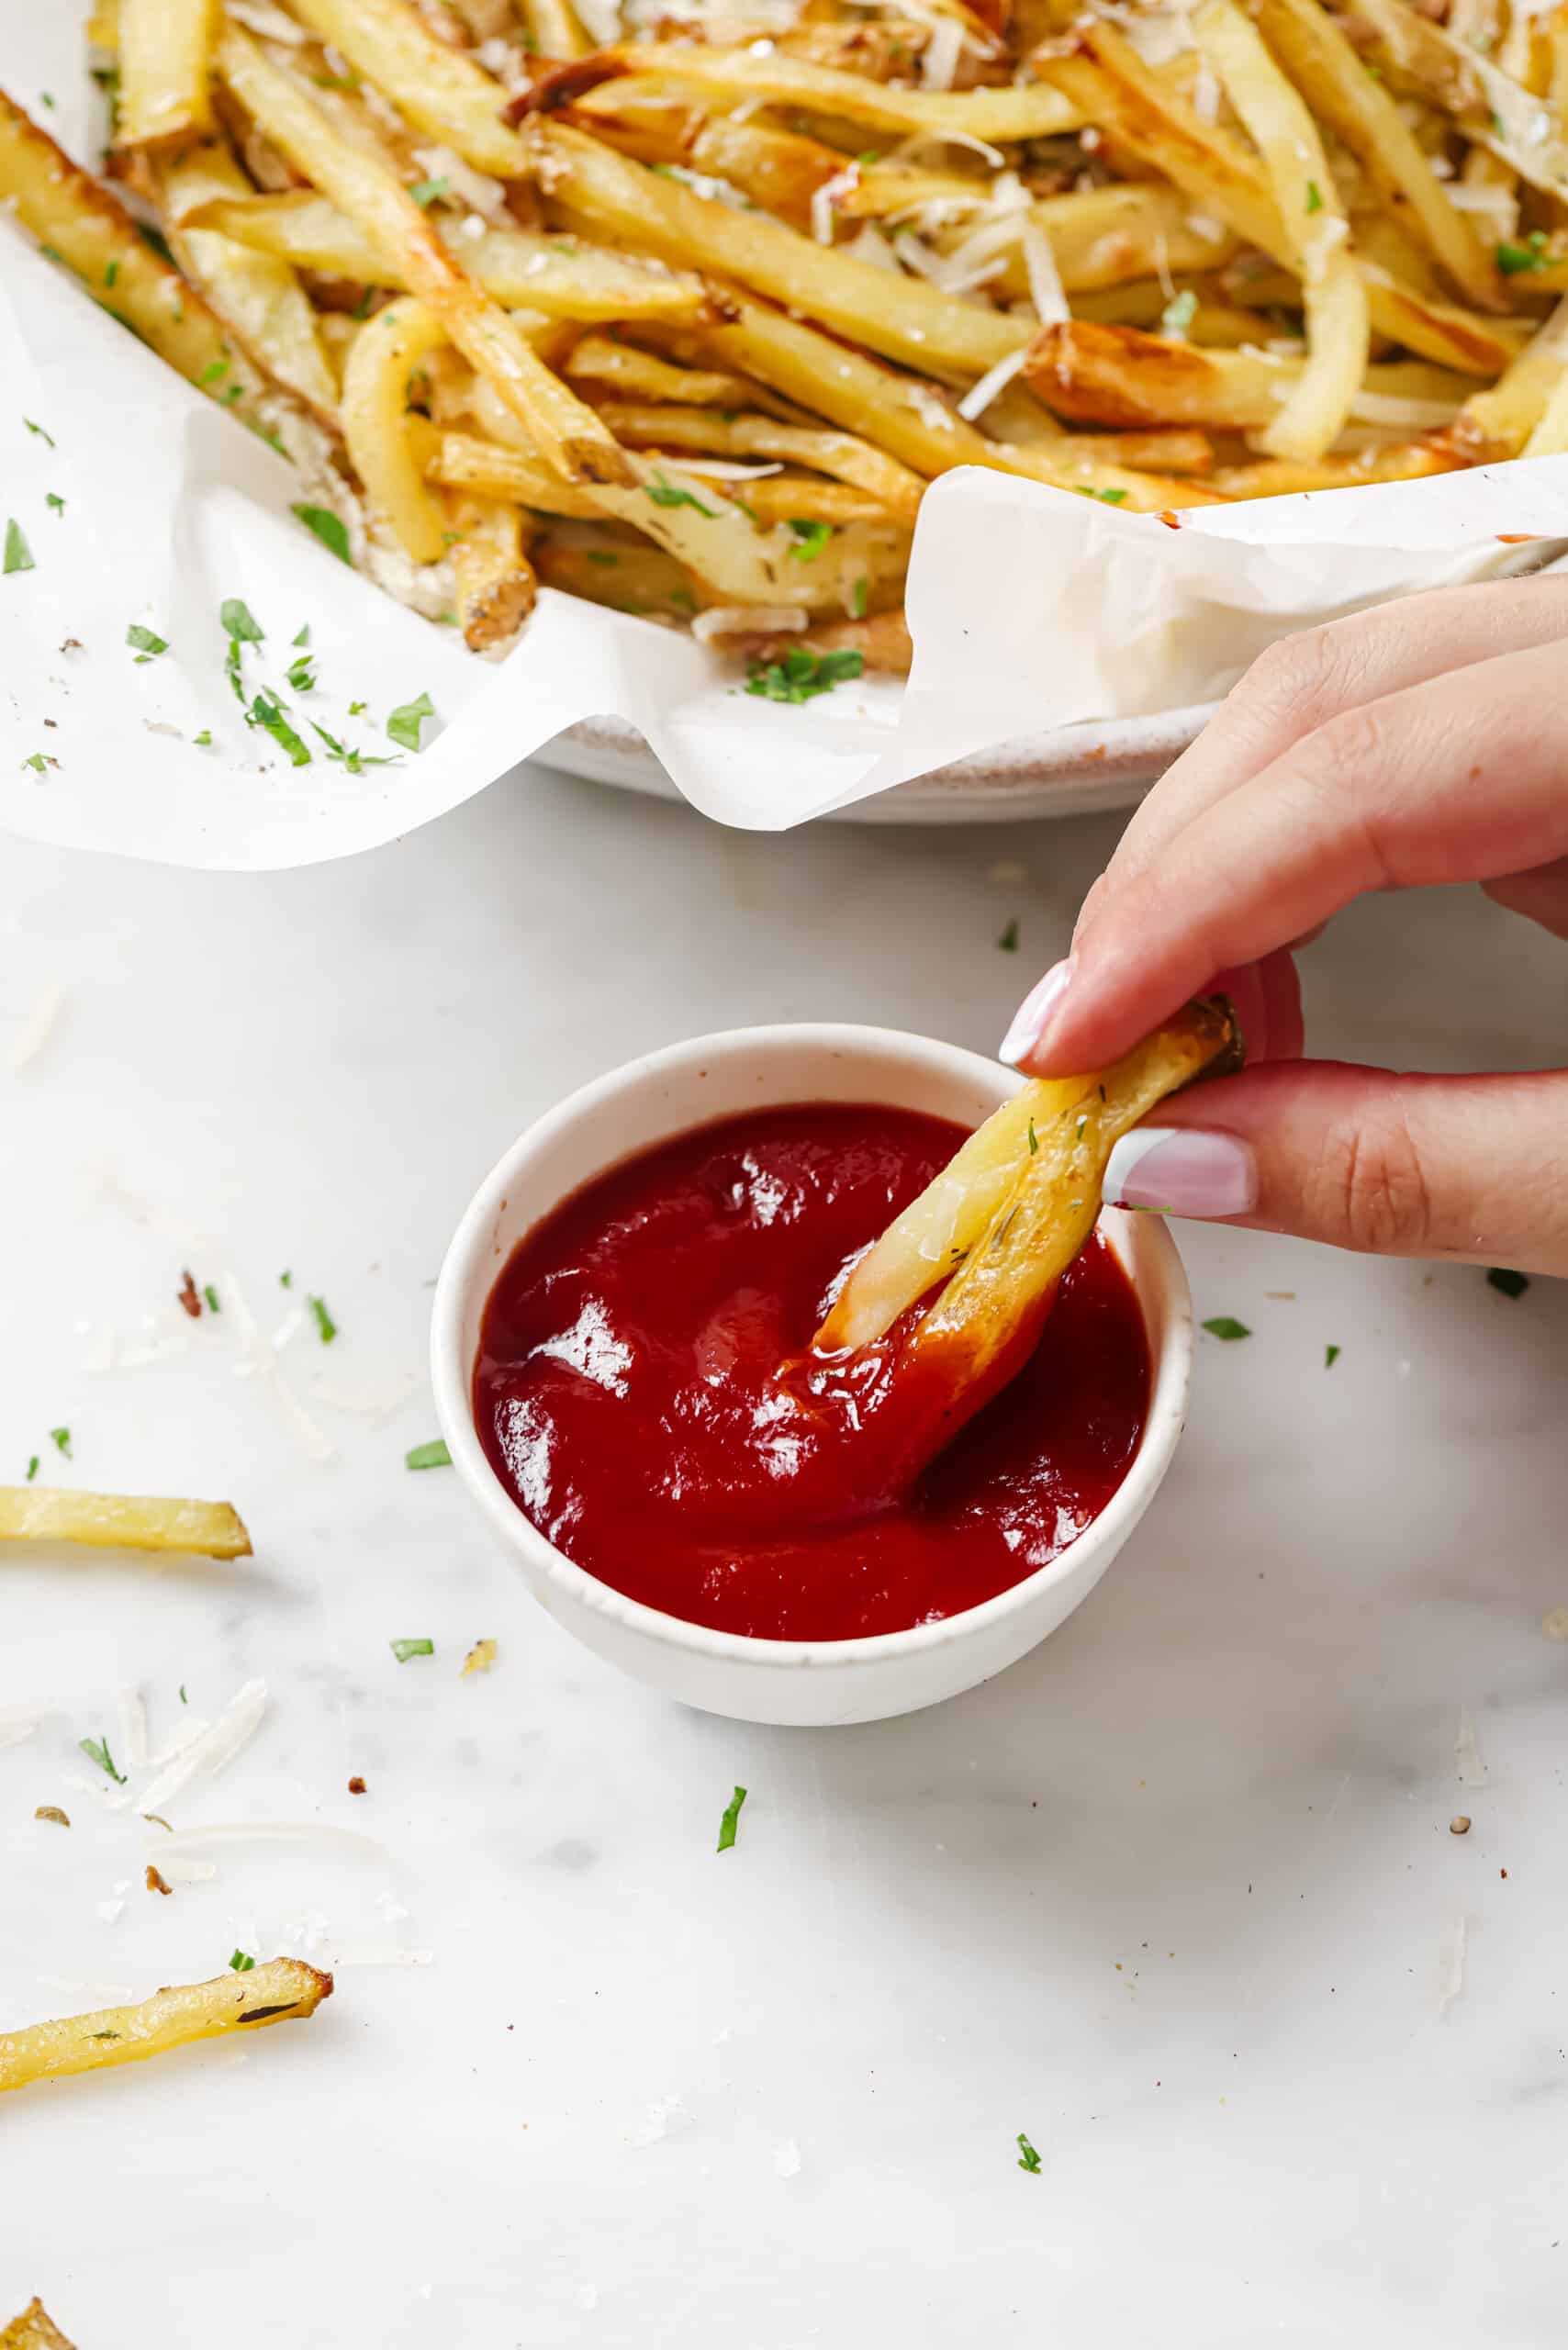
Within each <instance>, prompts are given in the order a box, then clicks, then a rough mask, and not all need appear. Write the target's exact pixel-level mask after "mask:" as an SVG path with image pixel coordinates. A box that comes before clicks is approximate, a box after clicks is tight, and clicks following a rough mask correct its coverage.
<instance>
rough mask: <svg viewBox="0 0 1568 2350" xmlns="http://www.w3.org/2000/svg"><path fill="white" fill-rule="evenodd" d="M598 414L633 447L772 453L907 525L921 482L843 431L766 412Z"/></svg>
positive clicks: (631, 409) (622, 408)
mask: <svg viewBox="0 0 1568 2350" xmlns="http://www.w3.org/2000/svg"><path fill="white" fill-rule="evenodd" d="M599 414H600V415H601V416H602V417H603V418H604V420H605V421H606V423H607V424H608V425H609V426H610V431H612V432H613V433H614V434H615V436H616V438H617V439H618V440H622V441H624V442H626V443H627V444H628V445H629V446H631V447H633V448H640V447H647V446H650V445H651V446H653V447H655V448H661V449H689V450H692V451H694V452H695V451H701V452H703V453H708V454H711V455H712V456H716V457H778V458H782V459H784V460H785V461H786V462H792V463H794V464H801V465H812V466H814V467H815V469H816V470H817V472H818V473H823V474H828V475H831V476H833V478H834V480H835V481H845V482H849V483H850V484H852V485H853V487H855V488H857V489H863V490H865V491H866V492H867V493H868V496H870V497H872V498H876V499H877V500H878V502H879V504H880V505H882V506H884V507H885V508H886V509H888V511H889V512H890V514H892V515H893V516H895V517H896V519H897V520H900V521H901V522H903V523H905V524H907V525H908V526H910V527H911V528H913V523H914V518H915V516H916V514H917V513H918V512H919V510H920V501H921V498H922V497H923V496H924V489H925V484H924V482H923V481H922V480H921V478H920V476H919V475H918V474H915V473H912V472H911V471H910V469H909V467H908V466H907V465H901V464H899V463H898V462H897V460H896V459H894V458H892V457H889V456H886V455H884V453H882V451H881V450H880V449H873V448H872V447H871V445H870V443H869V442H866V441H860V440H857V438H856V437H855V436H854V435H853V434H851V433H847V432H824V431H822V430H820V429H819V428H817V427H814V426H807V425H800V424H778V423H776V422H775V421H774V420H773V419H772V418H771V417H768V416H718V415H714V414H713V413H712V412H711V410H709V409H707V408H655V407H653V406H651V405H649V406H645V407H636V406H633V405H631V404H629V403H627V402H625V401H622V400H609V401H606V403H605V405H604V406H603V408H600V410H599Z"/></svg>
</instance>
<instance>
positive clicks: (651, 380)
mask: <svg viewBox="0 0 1568 2350" xmlns="http://www.w3.org/2000/svg"><path fill="white" fill-rule="evenodd" d="M565 372H566V375H569V376H570V377H571V379H572V381H573V383H575V384H605V385H608V386H610V389H611V390H613V391H617V392H620V393H622V395H623V396H624V397H627V398H629V399H644V400H677V401H678V402H679V403H680V404H681V406H682V407H684V408H745V406H746V405H747V404H748V402H749V401H750V399H751V397H752V392H753V386H751V385H749V384H748V383H747V382H746V381H745V377H744V376H742V375H722V374H720V373H719V372H718V371H717V370H716V369H713V368H701V367H672V366H671V364H670V363H669V361H668V360H667V359H660V358H657V357H656V356H655V353H653V352H651V351H640V350H639V349H638V347H637V345H636V344H635V343H634V342H613V341H611V340H610V337H609V335H607V334H585V335H584V337H583V339H582V341H580V342H579V343H578V344H577V348H576V349H575V350H574V351H573V353H572V354H571V357H570V358H569V359H568V360H567V361H566V369H565Z"/></svg>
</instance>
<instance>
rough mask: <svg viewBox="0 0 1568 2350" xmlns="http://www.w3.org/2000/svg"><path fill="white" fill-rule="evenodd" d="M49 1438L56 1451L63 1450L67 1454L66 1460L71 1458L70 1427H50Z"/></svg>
mask: <svg viewBox="0 0 1568 2350" xmlns="http://www.w3.org/2000/svg"><path fill="white" fill-rule="evenodd" d="M49 1440H50V1444H52V1445H53V1447H54V1449H55V1450H56V1452H62V1453H63V1454H64V1455H65V1458H66V1460H70V1458H71V1431H70V1429H69V1428H50V1432H49Z"/></svg>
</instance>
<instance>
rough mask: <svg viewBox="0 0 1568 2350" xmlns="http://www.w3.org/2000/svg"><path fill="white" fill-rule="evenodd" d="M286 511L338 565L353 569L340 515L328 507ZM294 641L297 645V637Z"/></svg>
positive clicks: (343, 522) (296, 507)
mask: <svg viewBox="0 0 1568 2350" xmlns="http://www.w3.org/2000/svg"><path fill="white" fill-rule="evenodd" d="M288 510H289V512H290V513H291V514H292V515H293V517H294V519H295V520H296V521H297V522H303V523H304V525H305V527H306V529H307V530H308V531H314V532H315V533H316V536H317V537H318V538H319V540H320V542H321V544H322V545H323V546H324V547H325V548H326V549H327V550H328V552H329V554H335V555H336V556H337V558H338V561H339V562H340V563H346V564H347V565H348V567H349V569H350V570H351V571H352V570H353V555H352V554H350V553H349V532H348V524H347V523H346V522H345V521H344V520H343V519H342V515H341V514H334V513H333V511H332V509H331V508H330V506H291V507H290V508H289V509H288ZM294 641H295V643H296V644H297V643H299V639H298V637H296V638H295V640H294Z"/></svg>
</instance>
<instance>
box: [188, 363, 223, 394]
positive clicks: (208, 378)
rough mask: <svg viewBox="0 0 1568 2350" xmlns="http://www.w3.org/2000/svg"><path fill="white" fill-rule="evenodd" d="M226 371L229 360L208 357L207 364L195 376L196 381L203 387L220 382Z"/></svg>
mask: <svg viewBox="0 0 1568 2350" xmlns="http://www.w3.org/2000/svg"><path fill="white" fill-rule="evenodd" d="M228 373H229V362H228V360H227V359H209V360H208V361H207V365H206V366H205V367H204V368H203V369H202V371H201V374H200V375H198V376H197V377H196V382H197V383H198V384H200V385H201V386H203V388H204V389H205V388H206V386H207V385H208V384H220V383H221V382H222V381H223V378H224V377H225V375H228Z"/></svg>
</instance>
